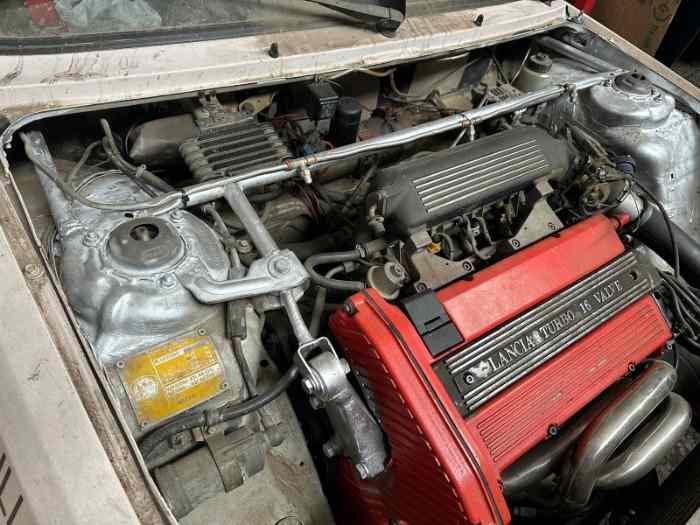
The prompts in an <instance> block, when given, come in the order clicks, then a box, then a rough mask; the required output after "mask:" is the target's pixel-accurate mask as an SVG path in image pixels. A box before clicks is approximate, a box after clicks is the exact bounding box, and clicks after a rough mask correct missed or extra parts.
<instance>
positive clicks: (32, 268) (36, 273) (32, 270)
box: [24, 263, 44, 281]
mask: <svg viewBox="0 0 700 525" xmlns="http://www.w3.org/2000/svg"><path fill="white" fill-rule="evenodd" d="M24 275H25V277H26V278H27V279H29V280H30V281H33V280H35V279H38V278H39V277H41V276H42V275H44V270H43V268H42V267H41V266H39V265H38V264H34V263H29V264H28V265H27V266H25V267H24Z"/></svg>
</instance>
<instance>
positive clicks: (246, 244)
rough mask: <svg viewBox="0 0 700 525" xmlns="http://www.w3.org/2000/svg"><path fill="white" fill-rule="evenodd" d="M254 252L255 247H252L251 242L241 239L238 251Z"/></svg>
mask: <svg viewBox="0 0 700 525" xmlns="http://www.w3.org/2000/svg"><path fill="white" fill-rule="evenodd" d="M252 250H253V247H252V246H251V245H250V242H248V241H246V240H245V239H241V240H240V241H238V251H239V252H241V253H250V252H251V251H252Z"/></svg>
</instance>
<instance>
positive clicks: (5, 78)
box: [0, 0, 565, 121]
mask: <svg viewBox="0 0 700 525" xmlns="http://www.w3.org/2000/svg"><path fill="white" fill-rule="evenodd" d="M478 14H481V15H484V23H483V24H482V25H481V26H477V25H475V24H474V19H475V18H476V16H477V15H478ZM564 20H565V3H564V2H562V1H561V0H555V1H554V2H552V4H551V5H549V6H548V5H547V4H546V3H543V2H541V1H538V0H517V1H515V2H512V3H509V4H505V5H500V6H498V5H496V6H487V7H483V8H481V9H478V10H476V9H469V10H464V11H459V12H453V13H447V14H437V15H432V16H426V17H418V18H409V19H407V20H406V22H405V23H404V24H403V25H402V27H401V29H400V30H399V32H398V35H397V36H396V37H395V38H386V37H384V36H381V35H379V34H377V33H376V32H374V31H371V30H369V29H363V28H358V27H343V28H342V30H339V29H338V27H331V28H323V29H316V30H310V31H297V32H289V33H276V34H273V35H258V36H249V37H242V38H237V39H226V40H212V41H206V42H194V43H188V44H180V45H177V44H175V45H161V46H152V47H141V48H129V49H122V50H107V51H99V52H97V51H96V52H83V53H66V54H52V55H26V56H23V57H18V56H16V55H15V56H0V113H2V114H3V115H4V116H5V117H6V118H8V119H9V120H10V121H15V120H17V119H18V118H20V117H21V116H23V115H27V114H29V113H32V112H35V111H38V110H42V109H58V108H67V107H76V106H81V105H86V104H104V103H113V102H117V101H125V100H137V99H142V98H146V97H149V98H151V97H167V96H174V95H177V94H182V93H191V92H197V91H201V90H208V89H217V88H223V87H234V86H240V85H250V84H256V83H264V82H271V81H280V80H284V79H286V78H295V77H303V76H312V75H320V74H324V73H329V72H333V71H337V70H339V69H346V68H353V67H370V66H375V65H380V64H386V63H391V62H394V61H399V60H405V59H407V58H414V57H421V56H429V55H433V54H439V53H445V52H449V51H450V50H453V49H463V48H464V47H466V46H469V47H481V46H484V45H487V44H489V43H492V42H496V41H498V40H500V39H504V38H508V37H509V36H511V37H512V35H522V34H527V33H528V32H537V31H540V30H542V29H545V28H548V27H551V26H553V25H556V24H560V23H562V22H563V21H564ZM273 41H274V42H277V44H278V46H279V50H280V57H279V58H276V59H275V58H271V57H270V56H269V55H268V49H269V48H270V44H271V43H272V42H273Z"/></svg>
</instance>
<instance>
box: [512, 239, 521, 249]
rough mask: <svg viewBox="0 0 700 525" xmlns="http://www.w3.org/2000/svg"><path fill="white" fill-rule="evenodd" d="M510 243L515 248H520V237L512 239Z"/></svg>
mask: <svg viewBox="0 0 700 525" xmlns="http://www.w3.org/2000/svg"><path fill="white" fill-rule="evenodd" d="M510 245H511V246H512V247H513V248H520V241H519V240H518V239H511V241H510Z"/></svg>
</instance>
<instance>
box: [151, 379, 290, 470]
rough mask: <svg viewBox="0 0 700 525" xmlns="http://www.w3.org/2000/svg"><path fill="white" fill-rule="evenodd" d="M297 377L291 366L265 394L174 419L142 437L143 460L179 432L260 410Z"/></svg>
mask: <svg viewBox="0 0 700 525" xmlns="http://www.w3.org/2000/svg"><path fill="white" fill-rule="evenodd" d="M298 375H299V369H298V368H297V367H296V365H292V366H290V367H289V369H288V370H287V371H286V372H285V373H284V375H283V376H281V377H280V378H279V379H278V380H277V381H276V382H275V384H274V385H273V386H272V388H270V389H269V390H267V391H266V392H263V393H262V394H259V395H257V396H255V397H251V398H250V399H248V400H246V401H243V402H242V403H238V404H236V405H231V406H222V407H220V408H217V409H214V410H210V411H208V412H200V413H198V414H192V415H189V416H183V417H180V418H178V419H176V420H175V421H173V422H172V423H168V424H167V425H164V426H162V427H160V428H159V429H156V430H154V431H153V432H151V433H150V434H148V435H147V436H146V437H144V438H143V440H142V441H141V443H140V444H139V448H140V449H141V454H142V455H143V457H144V458H146V459H148V457H149V456H150V455H151V454H152V453H153V451H154V450H155V449H156V448H157V447H158V445H160V444H161V443H162V442H164V441H166V440H169V439H171V438H172V437H173V436H175V435H176V434H179V433H180V432H185V431H187V430H192V429H193V428H197V427H203V426H212V425H217V424H219V423H222V422H224V421H228V420H230V419H237V418H239V417H243V416H245V415H246V414H250V413H251V412H256V411H258V410H260V409H261V408H262V407H264V406H265V405H267V404H268V403H270V402H271V401H274V400H275V399H277V398H278V397H279V396H280V394H282V393H283V392H284V391H285V390H287V388H289V386H290V385H291V384H292V383H293V382H294V380H295V379H296V378H297V376H298Z"/></svg>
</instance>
